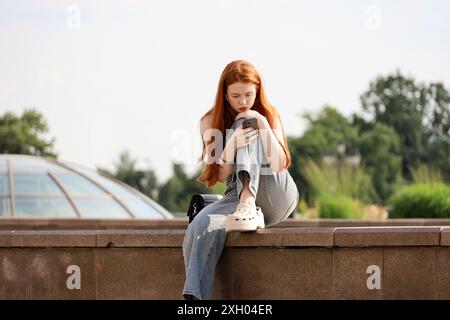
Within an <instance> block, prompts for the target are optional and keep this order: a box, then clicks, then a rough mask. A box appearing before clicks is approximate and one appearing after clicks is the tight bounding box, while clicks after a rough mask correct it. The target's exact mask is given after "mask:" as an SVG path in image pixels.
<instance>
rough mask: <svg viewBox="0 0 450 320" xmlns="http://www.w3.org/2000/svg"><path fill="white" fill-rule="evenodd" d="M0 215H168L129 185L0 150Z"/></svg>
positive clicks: (78, 168)
mask: <svg viewBox="0 0 450 320" xmlns="http://www.w3.org/2000/svg"><path fill="white" fill-rule="evenodd" d="M0 217H28V218H32V217H36V218H38V217H45V218H97V219H133V218H136V219H171V218H173V215H172V214H171V213H170V212H169V211H167V210H166V209H165V208H163V207H162V206H161V205H159V204H158V203H157V202H155V201H154V200H152V199H150V198H149V197H147V196H145V195H144V194H142V193H140V192H139V191H137V190H135V189H134V188H132V187H130V186H128V185H127V184H125V183H122V182H120V181H118V180H115V179H113V178H111V177H107V176H106V175H103V174H101V173H98V172H96V171H94V170H90V169H88V168H85V167H82V166H80V165H76V164H73V163H69V162H66V161H57V160H55V159H51V158H43V157H36V156H28V155H10V154H2V155H0Z"/></svg>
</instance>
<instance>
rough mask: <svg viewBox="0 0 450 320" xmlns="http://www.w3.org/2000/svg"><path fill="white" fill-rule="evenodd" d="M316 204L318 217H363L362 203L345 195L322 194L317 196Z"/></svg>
mask: <svg viewBox="0 0 450 320" xmlns="http://www.w3.org/2000/svg"><path fill="white" fill-rule="evenodd" d="M318 204H319V217H320V218H333V219H361V218H362V217H363V211H364V206H363V204H362V203H361V202H359V201H358V200H354V199H352V198H349V197H346V196H342V195H336V196H333V195H329V194H323V195H321V196H320V197H319V199H318Z"/></svg>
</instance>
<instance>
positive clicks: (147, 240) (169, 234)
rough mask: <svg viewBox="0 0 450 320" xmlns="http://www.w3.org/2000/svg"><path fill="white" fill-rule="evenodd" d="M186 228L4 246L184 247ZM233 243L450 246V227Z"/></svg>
mask: <svg viewBox="0 0 450 320" xmlns="http://www.w3.org/2000/svg"><path fill="white" fill-rule="evenodd" d="M184 235H185V229H183V230H170V229H158V230H156V229H145V230H0V247H3V248H23V247H103V248H105V247H162V248H163V247H177V248H178V247H181V246H182V243H183V239H184ZM226 246H227V247H377V246H381V247H383V246H450V227H441V226H426V227H405V226H399V227H301V228H286V227H285V228H273V227H272V228H267V229H258V230H257V231H255V232H232V233H229V234H228V237H227V242H226Z"/></svg>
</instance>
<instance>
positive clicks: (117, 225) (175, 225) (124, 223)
mask: <svg viewBox="0 0 450 320" xmlns="http://www.w3.org/2000/svg"><path fill="white" fill-rule="evenodd" d="M187 226H188V220H187V218H174V219H164V220H149V219H78V218H66V219H62V218H60V219H54V218H11V217H0V230H6V231H8V230H36V229H38V230H58V229H60V230H144V229H166V230H173V229H176V230H180V229H181V230H184V229H186V228H187ZM388 226H417V227H420V226H450V219H387V220H350V219H287V220H285V221H283V222H281V223H279V224H277V225H275V226H271V227H269V228H268V229H273V228H275V229H278V228H300V227H301V228H305V227H308V228H317V227H330V228H335V227H388Z"/></svg>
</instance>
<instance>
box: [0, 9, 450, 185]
mask: <svg viewBox="0 0 450 320" xmlns="http://www.w3.org/2000/svg"><path fill="white" fill-rule="evenodd" d="M449 57H450V2H449V1H447V0H428V1H425V0H420V1H419V0H412V1H411V0H409V1H406V0H394V1H393V0H391V1H387V0H386V1H384V0H383V1H381V0H378V1H377V0H372V1H366V0H345V1H344V0H341V1H336V0H328V1H325V0H319V1H312V0H311V1H294V0H292V1H286V0H281V1H280V0H278V1H274V0H273V1H266V0H216V1H215V0H209V1H208V0H204V1H200V0H191V1H181V0H180V1H174V0H150V1H130V0H129V1H119V0H115V1H109V0H108V1H107V0H97V1H93V0H91V1H76V0H71V1H65V0H62V1H56V0H53V1H46V0H43V1H31V0H29V1H20V0H19V1H18V0H14V1H9V0H8V1H6V0H0V115H3V114H4V113H5V112H13V113H15V114H16V115H17V116H19V115H21V114H22V112H23V110H25V109H28V108H35V109H37V110H38V111H40V112H41V113H42V114H43V115H44V117H45V119H46V121H47V123H48V127H49V134H47V135H46V136H45V137H46V138H55V140H56V142H55V147H54V150H55V151H56V152H57V153H58V154H59V159H61V160H66V161H70V162H75V163H78V164H81V165H84V166H87V167H90V168H97V167H102V168H106V169H113V168H114V165H115V163H117V161H118V159H119V154H120V153H121V152H123V151H125V150H127V151H128V152H129V153H130V155H131V156H132V158H134V159H136V160H137V167H138V168H139V169H152V170H154V171H155V172H156V175H157V177H158V180H159V181H160V182H161V183H162V182H164V181H165V180H167V179H168V178H170V176H171V175H172V162H177V163H182V164H184V166H185V169H186V171H187V172H188V173H190V174H192V173H194V171H195V170H196V169H198V168H200V164H199V163H198V162H197V158H198V157H199V155H200V153H201V141H200V134H199V127H198V125H199V119H200V117H201V116H202V115H203V114H204V113H205V112H206V111H207V110H209V108H210V107H211V106H212V105H213V103H214V99H215V95H216V90H217V85H218V81H219V78H220V74H221V73H222V70H223V69H224V68H225V66H226V65H227V64H228V63H229V62H231V61H233V60H236V59H245V60H248V61H250V62H251V63H252V64H253V65H254V66H255V67H256V69H257V70H258V71H259V72H260V73H261V76H262V79H263V83H264V85H265V88H266V92H267V96H268V98H269V101H270V102H271V103H272V104H273V105H274V106H275V107H276V108H277V109H278V110H279V112H280V114H281V119H282V123H283V125H284V129H285V132H286V134H287V135H288V136H298V135H301V134H302V133H303V132H304V130H305V129H306V123H305V121H304V120H303V119H302V117H301V114H303V113H305V112H312V113H315V114H317V113H318V112H319V111H320V110H321V108H322V106H323V105H325V104H328V105H332V106H334V107H336V108H337V109H338V110H339V111H340V112H341V113H342V114H344V115H345V116H350V115H351V114H352V113H354V112H358V113H360V112H361V106H360V100H359V97H360V95H361V94H362V93H363V92H364V91H365V90H367V89H368V87H369V83H370V81H373V80H374V79H375V78H376V77H378V76H382V75H387V74H390V73H393V72H395V71H396V70H397V69H398V70H400V71H401V72H402V73H403V74H404V75H408V76H412V77H414V78H415V79H416V80H417V81H419V82H431V81H433V82H436V81H440V82H443V83H444V85H445V86H446V87H447V88H448V89H450V58H449Z"/></svg>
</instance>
